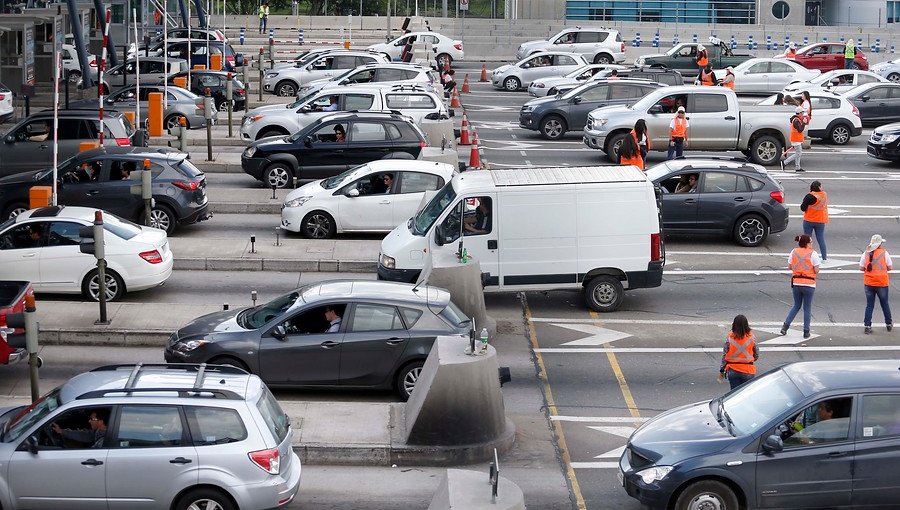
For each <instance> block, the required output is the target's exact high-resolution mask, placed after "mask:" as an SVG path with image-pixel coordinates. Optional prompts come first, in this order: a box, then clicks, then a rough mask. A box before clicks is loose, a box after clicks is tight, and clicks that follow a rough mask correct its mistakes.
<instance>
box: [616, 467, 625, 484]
mask: <svg viewBox="0 0 900 510" xmlns="http://www.w3.org/2000/svg"><path fill="white" fill-rule="evenodd" d="M616 478H618V479H619V483H620V484H622V487H625V474H624V473H622V468H619V469H617V470H616Z"/></svg>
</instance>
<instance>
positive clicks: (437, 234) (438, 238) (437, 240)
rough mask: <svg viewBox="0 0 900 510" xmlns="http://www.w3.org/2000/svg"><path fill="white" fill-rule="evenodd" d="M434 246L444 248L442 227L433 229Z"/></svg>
mask: <svg viewBox="0 0 900 510" xmlns="http://www.w3.org/2000/svg"><path fill="white" fill-rule="evenodd" d="M434 244H436V245H438V246H444V227H443V226H441V225H438V226H436V227H434Z"/></svg>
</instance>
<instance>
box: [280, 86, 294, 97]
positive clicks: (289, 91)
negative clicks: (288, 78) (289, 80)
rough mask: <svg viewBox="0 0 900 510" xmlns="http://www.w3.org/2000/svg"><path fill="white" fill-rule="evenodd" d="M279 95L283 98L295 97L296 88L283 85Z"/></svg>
mask: <svg viewBox="0 0 900 510" xmlns="http://www.w3.org/2000/svg"><path fill="white" fill-rule="evenodd" d="M278 95H279V96H281V97H288V96H293V95H294V87H292V86H290V85H282V86H281V87H279V88H278Z"/></svg>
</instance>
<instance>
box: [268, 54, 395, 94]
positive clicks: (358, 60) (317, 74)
mask: <svg viewBox="0 0 900 510" xmlns="http://www.w3.org/2000/svg"><path fill="white" fill-rule="evenodd" d="M378 63H387V59H386V58H384V55H381V54H379V53H371V52H369V51H341V52H337V53H326V54H325V55H323V56H321V57H318V58H316V59H315V60H312V61H310V62H307V63H305V64H296V65H295V66H294V67H283V68H280V69H272V70H271V71H269V72H267V73H266V76H265V77H264V78H263V90H265V91H266V92H271V93H273V94H275V95H277V96H282V97H291V96H296V95H297V91H298V90H300V87H302V86H303V85H306V84H307V83H309V82H311V81H313V80H318V79H321V78H331V77H332V76H337V75H339V74H343V73H345V72H347V71H349V70H351V69H354V68H356V67H359V66H364V65H367V64H378Z"/></svg>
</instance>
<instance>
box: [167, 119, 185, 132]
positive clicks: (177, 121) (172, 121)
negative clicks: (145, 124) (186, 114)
mask: <svg viewBox="0 0 900 510" xmlns="http://www.w3.org/2000/svg"><path fill="white" fill-rule="evenodd" d="M180 125H181V117H172V118H171V119H169V123H168V124H167V125H166V128H168V129H172V128H176V127H178V126H180ZM185 126H187V124H185Z"/></svg>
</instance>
